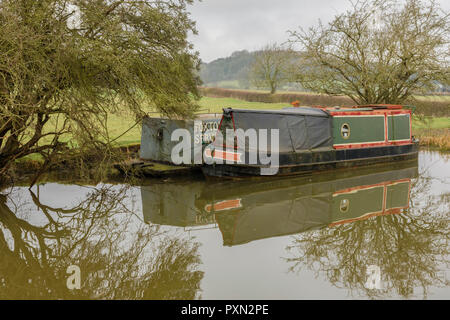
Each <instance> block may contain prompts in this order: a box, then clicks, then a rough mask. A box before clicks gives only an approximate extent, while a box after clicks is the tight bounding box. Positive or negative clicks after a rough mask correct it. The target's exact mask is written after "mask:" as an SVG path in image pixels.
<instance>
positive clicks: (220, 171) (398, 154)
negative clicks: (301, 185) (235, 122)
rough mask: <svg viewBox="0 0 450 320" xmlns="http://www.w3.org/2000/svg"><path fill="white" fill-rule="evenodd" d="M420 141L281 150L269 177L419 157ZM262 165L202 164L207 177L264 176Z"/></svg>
mask: <svg viewBox="0 0 450 320" xmlns="http://www.w3.org/2000/svg"><path fill="white" fill-rule="evenodd" d="M418 151H419V147H418V143H417V142H416V143H411V144H403V145H390V146H381V147H370V148H354V149H330V150H320V151H310V152H301V153H280V155H279V167H278V171H277V172H276V174H274V175H265V176H264V177H270V176H286V175H299V174H305V173H308V172H312V171H324V170H333V169H340V168H352V167H361V166H370V165H377V164H381V163H387V162H397V161H404V160H411V159H417V156H418ZM261 168H264V166H263V165H250V164H228V163H226V164H217V163H216V164H211V165H203V166H202V171H203V174H204V175H205V176H207V177H224V178H227V177H228V178H244V177H249V176H262V175H261Z"/></svg>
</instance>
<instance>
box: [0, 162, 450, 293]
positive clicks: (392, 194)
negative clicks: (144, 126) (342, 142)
mask: <svg viewBox="0 0 450 320" xmlns="http://www.w3.org/2000/svg"><path fill="white" fill-rule="evenodd" d="M421 156H422V157H424V156H426V157H428V158H427V159H426V161H423V163H424V164H425V165H421V168H420V174H418V164H417V162H414V161H413V162H408V163H396V164H392V165H390V166H387V167H386V166H380V167H377V168H360V169H357V170H352V171H335V172H331V173H328V174H323V173H321V174H312V175H309V176H302V177H297V178H284V179H279V178H277V179H268V180H255V181H253V180H250V181H246V180H243V181H224V182H206V181H202V180H199V181H179V180H176V181H161V180H158V181H155V180H146V181H143V182H142V184H145V185H138V186H133V185H129V184H122V185H111V184H99V185H97V186H77V185H63V184H51V183H50V184H46V185H42V186H41V187H40V188H36V187H35V188H33V191H30V190H28V189H26V188H21V187H15V188H12V189H9V190H3V191H2V192H1V193H0V256H1V257H2V259H1V260H0V298H4V299H5V298H6V299H15V298H18V299H35V298H40V299H42V298H44V299H72V298H77V299H80V298H81V299H89V298H96V299H197V298H202V297H205V298H208V299H215V298H232V299H234V298H294V299H295V298H298V297H299V296H300V297H306V298H309V297H319V298H320V297H322V296H324V297H334V298H338V297H339V298H341V297H345V294H347V293H350V294H351V295H358V296H362V297H369V298H386V297H391V296H392V297H404V298H411V297H427V296H428V294H429V292H430V290H431V291H434V290H436V289H438V288H444V289H445V288H447V289H448V288H449V283H448V280H447V279H446V278H445V272H446V271H447V270H448V269H449V265H448V255H449V252H448V248H449V246H448V237H449V233H448V213H449V211H450V210H449V209H450V208H449V205H450V204H449V192H448V190H449V189H448V179H449V177H448V175H447V176H446V174H445V170H448V164H447V163H445V162H442V161H441V162H439V161H440V160H439V159H440V158H437V160H436V159H434V158H433V157H432V156H429V155H426V154H425V155H424V153H422V154H421ZM436 161H437V162H436ZM443 163H444V164H443ZM433 170H434V171H433ZM432 171H433V172H432ZM436 172H437V173H436ZM70 265H78V266H79V267H80V270H81V272H82V285H81V289H80V290H70V289H69V288H68V287H67V285H66V280H67V278H68V274H67V273H66V270H67V267H68V266H70ZM369 266H378V267H379V269H380V271H381V279H380V280H381V282H380V283H381V287H380V289H375V290H374V289H370V288H369V287H368V286H367V279H368V275H367V271H368V268H369ZM314 276H315V277H316V278H314ZM316 287H317V288H321V289H317V291H319V292H320V295H319V296H318V295H315V296H312V295H311V291H314V289H315V288H316ZM338 288H341V289H343V290H341V291H338V290H339V289H338ZM444 294H446V296H447V298H448V291H447V293H444Z"/></svg>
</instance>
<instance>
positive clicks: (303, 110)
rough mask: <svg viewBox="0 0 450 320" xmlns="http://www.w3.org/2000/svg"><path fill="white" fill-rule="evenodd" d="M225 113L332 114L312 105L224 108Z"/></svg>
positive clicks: (325, 115) (317, 115) (315, 115)
mask: <svg viewBox="0 0 450 320" xmlns="http://www.w3.org/2000/svg"><path fill="white" fill-rule="evenodd" d="M223 112H224V113H225V114H227V113H230V112H233V113H259V114H260V113H267V114H288V115H299V116H313V117H325V118H328V117H330V114H329V113H328V112H326V111H324V110H322V109H319V108H311V107H287V108H283V109H280V110H274V109H267V110H261V109H259V110H255V109H232V108H225V109H223Z"/></svg>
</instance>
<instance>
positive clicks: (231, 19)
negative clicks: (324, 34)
mask: <svg viewBox="0 0 450 320" xmlns="http://www.w3.org/2000/svg"><path fill="white" fill-rule="evenodd" d="M438 2H440V3H441V7H442V8H443V9H445V10H446V11H448V10H450V1H448V0H439V1H438ZM348 8H350V2H349V1H348V0H203V1H202V2H196V3H195V4H194V5H193V6H190V7H188V11H190V12H191V17H192V19H193V20H194V21H196V23H197V30H198V32H199V34H198V35H197V36H193V35H192V36H190V41H191V42H192V43H193V44H194V48H195V50H197V51H199V52H200V57H201V59H202V60H203V61H204V62H210V61H212V60H214V59H217V58H221V57H227V56H229V55H230V54H231V53H232V52H234V51H237V50H243V49H247V50H249V51H254V50H258V49H260V48H261V47H262V46H264V45H265V44H267V43H273V42H277V43H279V44H280V43H282V42H284V41H286V40H287V39H288V33H287V31H288V30H295V29H297V28H298V27H299V26H302V27H304V28H307V27H309V26H311V25H315V24H316V23H317V21H318V20H319V19H321V20H322V21H323V22H328V21H330V20H331V19H332V18H333V17H334V15H336V14H337V13H341V12H345V10H347V9H348Z"/></svg>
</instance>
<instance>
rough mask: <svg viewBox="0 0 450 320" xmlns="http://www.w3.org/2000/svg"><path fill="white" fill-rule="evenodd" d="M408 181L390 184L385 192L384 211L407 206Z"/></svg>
mask: <svg viewBox="0 0 450 320" xmlns="http://www.w3.org/2000/svg"><path fill="white" fill-rule="evenodd" d="M408 199H409V181H405V182H401V183H396V184H391V185H388V186H387V190H386V209H392V208H404V207H407V206H408Z"/></svg>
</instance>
